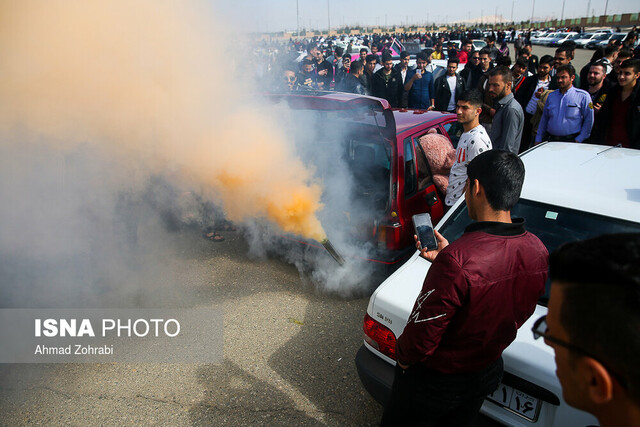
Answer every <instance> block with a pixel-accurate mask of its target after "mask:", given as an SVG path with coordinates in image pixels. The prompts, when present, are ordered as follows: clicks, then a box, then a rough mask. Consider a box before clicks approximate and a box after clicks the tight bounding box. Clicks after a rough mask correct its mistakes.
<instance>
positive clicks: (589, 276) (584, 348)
mask: <svg viewBox="0 0 640 427" xmlns="http://www.w3.org/2000/svg"><path fill="white" fill-rule="evenodd" d="M549 274H550V277H551V294H550V298H549V311H548V313H547V315H546V316H544V317H542V318H541V319H539V320H538V321H537V322H536V323H535V325H534V327H533V335H534V337H535V338H539V337H543V338H544V340H545V342H546V343H547V344H548V345H549V346H551V347H553V349H554V351H555V358H556V374H557V376H558V379H559V380H560V384H561V385H562V396H563V398H564V400H565V401H566V402H567V403H568V404H569V405H571V406H574V407H576V408H578V409H581V410H584V411H587V412H590V413H592V414H593V415H595V416H596V417H597V418H598V421H600V425H601V426H602V427H607V426H637V425H640V368H639V367H638V360H637V359H638V355H639V354H640V334H639V333H638V331H640V234H617V235H605V236H600V237H596V238H593V239H590V240H586V241H580V242H572V243H568V244H566V245H564V246H562V247H560V248H559V249H558V250H556V251H555V252H554V253H553V254H552V255H551V257H550V261H549Z"/></svg>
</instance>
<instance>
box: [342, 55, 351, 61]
mask: <svg viewBox="0 0 640 427" xmlns="http://www.w3.org/2000/svg"><path fill="white" fill-rule="evenodd" d="M345 59H348V60H349V62H351V54H350V53H345V54H344V55H342V60H343V61H344V60H345Z"/></svg>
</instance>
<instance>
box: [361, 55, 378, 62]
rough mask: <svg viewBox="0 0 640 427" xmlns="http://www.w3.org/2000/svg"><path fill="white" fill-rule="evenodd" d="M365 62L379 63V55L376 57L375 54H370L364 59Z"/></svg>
mask: <svg viewBox="0 0 640 427" xmlns="http://www.w3.org/2000/svg"><path fill="white" fill-rule="evenodd" d="M364 61H365V62H366V63H367V64H368V63H369V62H378V55H376V54H375V53H370V54H369V55H367V57H366V58H365V59H364Z"/></svg>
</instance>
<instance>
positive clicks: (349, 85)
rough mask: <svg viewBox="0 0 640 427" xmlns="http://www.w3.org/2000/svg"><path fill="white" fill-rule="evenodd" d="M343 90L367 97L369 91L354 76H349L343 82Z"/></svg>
mask: <svg viewBox="0 0 640 427" xmlns="http://www.w3.org/2000/svg"><path fill="white" fill-rule="evenodd" d="M343 85H344V86H343V90H344V91H345V92H349V93H355V94H358V95H367V90H366V89H365V87H364V85H363V84H362V82H361V81H360V79H358V78H357V77H355V76H354V75H353V74H347V75H346V76H345V78H344V80H343Z"/></svg>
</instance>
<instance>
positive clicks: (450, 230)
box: [439, 199, 640, 306]
mask: <svg viewBox="0 0 640 427" xmlns="http://www.w3.org/2000/svg"><path fill="white" fill-rule="evenodd" d="M511 216H512V217H519V218H524V219H525V221H526V223H525V224H526V225H525V226H526V228H527V230H528V231H530V232H532V233H533V234H535V235H536V236H538V238H539V239H540V240H541V241H542V243H544V245H545V246H546V247H547V250H548V251H549V253H551V252H553V251H554V250H555V249H556V248H557V247H559V246H560V245H562V244H563V243H566V242H572V241H575V240H583V239H588V238H591V237H595V236H599V235H601V234H612V233H640V224H638V223H635V222H630V221H626V220H621V219H617V218H611V217H606V216H602V215H596V214H593V213H588V212H583V211H578V210H575V209H568V208H561V207H558V206H552V205H548V204H545V203H539V202H533V201H530V200H523V199H521V200H520V201H519V202H518V204H517V205H516V206H515V207H514V209H513V210H512V211H511ZM471 222H472V221H471V219H470V218H469V215H467V209H466V204H464V203H463V204H461V205H460V206H458V208H457V209H456V211H455V212H454V213H453V215H452V216H450V217H449V219H448V220H447V222H446V223H444V224H443V225H442V226H441V227H440V228H439V231H440V233H441V234H442V235H443V236H444V237H446V238H447V240H449V241H453V240H456V239H457V238H459V237H460V236H462V233H464V229H465V228H466V227H467V226H468V225H469V224H471ZM549 286H550V283H549V282H548V281H547V289H546V292H545V294H544V295H543V296H542V298H541V299H540V303H541V304H543V305H545V306H546V305H547V301H548V300H549Z"/></svg>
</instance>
